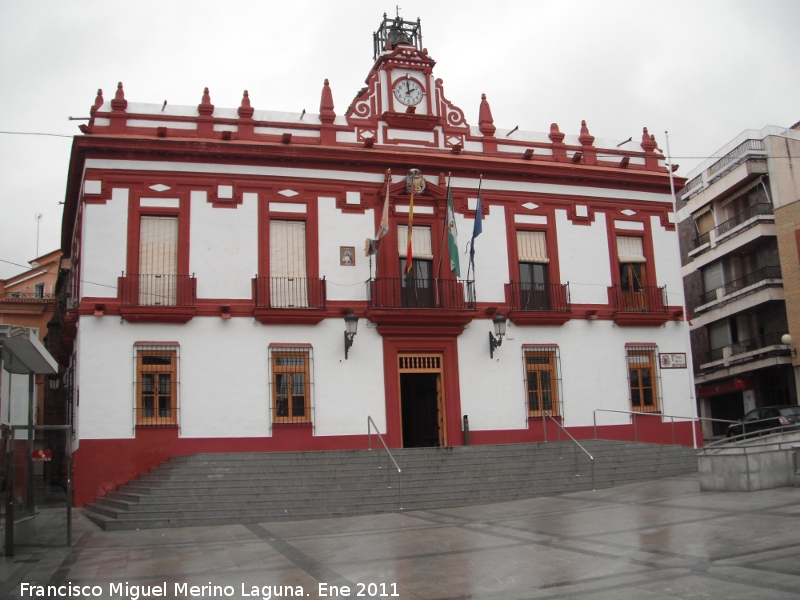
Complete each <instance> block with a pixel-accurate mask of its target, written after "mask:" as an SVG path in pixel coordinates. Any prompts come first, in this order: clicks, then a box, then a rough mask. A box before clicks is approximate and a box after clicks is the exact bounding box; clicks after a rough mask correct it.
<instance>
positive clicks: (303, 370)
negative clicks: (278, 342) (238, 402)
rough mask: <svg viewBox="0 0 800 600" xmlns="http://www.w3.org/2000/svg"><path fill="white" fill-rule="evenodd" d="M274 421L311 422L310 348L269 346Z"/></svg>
mask: <svg viewBox="0 0 800 600" xmlns="http://www.w3.org/2000/svg"><path fill="white" fill-rule="evenodd" d="M270 363H271V369H272V422H273V423H295V424H304V423H311V422H312V418H311V413H312V412H313V409H312V404H311V385H312V381H311V349H310V348H307V347H298V348H289V347H280V348H277V347H276V348H270Z"/></svg>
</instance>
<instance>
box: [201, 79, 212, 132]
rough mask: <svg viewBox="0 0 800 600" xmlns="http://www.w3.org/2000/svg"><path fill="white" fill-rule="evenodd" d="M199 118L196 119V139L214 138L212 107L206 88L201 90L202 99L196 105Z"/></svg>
mask: <svg viewBox="0 0 800 600" xmlns="http://www.w3.org/2000/svg"><path fill="white" fill-rule="evenodd" d="M197 112H199V113H200V116H199V117H198V119H197V137H214V119H213V117H212V116H211V115H213V114H214V105H213V104H211V95H210V94H209V93H208V88H205V89H204V90H203V98H202V99H201V100H200V104H198V105H197Z"/></svg>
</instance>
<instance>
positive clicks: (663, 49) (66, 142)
mask: <svg viewBox="0 0 800 600" xmlns="http://www.w3.org/2000/svg"><path fill="white" fill-rule="evenodd" d="M397 1H398V0H395V3H396V2H397ZM395 3H393V4H389V3H379V2H375V1H374V0H372V1H362V2H337V1H332V0H329V1H326V2H322V1H319V2H302V1H298V0H294V1H292V2H268V1H260V2H255V1H253V2H244V1H241V2H237V1H231V0H228V1H225V2H201V1H199V0H192V1H191V2H182V1H177V0H171V1H169V2H164V1H163V0H162V1H158V2H156V1H150V0H138V1H137V2H135V3H121V2H110V1H108V0H102V1H70V2H56V1H52V2H38V1H31V0H29V1H25V2H15V1H13V0H0V131H4V132H7V131H13V132H38V133H51V134H60V135H70V136H71V135H75V134H79V131H78V129H77V123H75V122H69V121H67V117H68V116H74V117H83V116H88V113H89V107H90V106H91V105H92V103H93V101H94V97H95V93H96V91H97V89H98V88H102V89H103V91H104V92H105V98H106V101H109V100H110V99H111V98H112V97H113V92H114V89H115V87H116V83H117V82H118V81H122V82H123V83H124V85H125V94H126V98H127V99H128V100H129V101H135V102H153V103H160V102H163V101H164V100H168V101H169V103H170V104H186V105H196V104H198V103H199V102H200V98H201V95H202V92H203V87H205V86H208V87H209V88H210V91H211V100H212V102H213V103H214V104H215V105H217V106H220V107H237V106H238V105H239V100H240V99H241V95H242V90H244V89H247V90H249V92H250V98H251V100H252V103H253V106H254V107H256V108H259V109H268V110H287V111H301V110H303V109H306V110H308V111H309V112H317V111H318V109H319V98H320V91H321V88H322V82H323V80H324V79H325V78H328V79H330V82H331V87H332V89H333V97H334V102H335V105H336V112H337V114H342V113H343V112H344V111H345V110H346V108H347V106H348V105H349V103H350V101H351V100H352V98H353V96H354V95H355V94H356V92H358V90H359V89H360V88H361V87H362V85H363V82H364V79H365V77H366V76H367V73H368V72H369V69H370V67H371V66H372V32H373V31H374V30H375V29H376V28H377V26H378V25H379V23H380V20H381V18H382V14H383V12H384V11H386V12H388V13H389V14H390V15H393V14H394V12H395V9H394V7H395V5H396V4H395ZM400 7H401V11H400V14H401V16H402V17H404V18H405V19H408V20H411V19H416V18H417V17H420V18H421V19H422V32H423V42H424V46H425V47H427V48H428V51H429V53H430V56H431V57H433V58H434V59H435V60H436V61H437V66H436V69H435V73H436V76H437V77H441V78H442V79H443V80H444V89H445V94H446V95H447V97H448V99H449V100H451V101H452V102H453V103H454V104H456V105H457V106H459V107H461V108H462V109H463V110H464V112H465V113H466V116H467V119H468V121H469V122H470V124H472V125H477V116H478V106H479V103H480V95H481V93H485V94H486V95H487V97H488V100H489V102H490V104H491V107H492V113H493V115H494V120H495V125H496V126H498V127H499V128H511V127H514V126H519V128H520V129H521V130H531V131H548V130H549V126H550V123H553V122H557V123H558V124H559V126H560V128H561V131H562V132H565V133H568V134H577V133H578V130H579V127H580V122H581V119H586V121H587V123H588V125H589V129H590V131H591V133H592V134H593V135H595V136H596V137H599V138H611V139H619V140H625V139H627V138H628V137H631V136H633V138H634V140H637V139H641V131H642V127H644V126H646V127H648V128H649V129H650V132H651V133H654V134H655V136H656V140H657V141H658V142H659V145H660V146H661V148H663V149H664V150H665V151H666V144H665V142H664V131H665V130H669V133H670V147H671V150H672V154H673V156H674V157H675V162H677V163H679V164H680V165H681V169H680V171H679V174H683V175H685V174H686V173H688V171H689V170H690V169H691V168H692V167H694V166H695V165H696V164H697V163H698V162H700V160H701V159H702V158H705V157H708V156H710V155H712V154H713V153H714V152H715V151H716V150H717V149H718V148H720V147H721V146H722V145H724V144H725V143H726V142H728V141H729V140H730V139H731V138H733V137H735V136H736V135H738V134H739V133H740V132H741V131H743V130H744V129H748V128H752V129H760V128H762V127H763V126H765V125H779V126H791V125H792V124H794V123H795V122H797V121H798V120H800V102H798V99H799V98H800V36H798V34H797V27H798V23H800V1H798V0H785V1H777V0H776V1H770V0H760V1H759V2H755V1H750V2H744V1H743V2H736V1H730V0H729V1H705V0H704V1H702V2H699V1H697V0H692V1H686V2H661V3H658V4H656V3H655V2H643V1H631V2H611V1H609V2H601V1H594V2H581V1H577V0H571V1H569V2H566V1H561V0H558V1H553V0H547V1H545V0H539V1H532V0H526V1H523V2H510V1H509V2H504V1H500V0H493V1H491V2H487V1H486V0H481V1H478V2H473V1H471V0H459V1H456V2H445V1H438V0H437V1H436V2H430V1H428V2H421V1H417V0H414V1H408V0H406V1H400ZM70 147H71V139H70V138H65V137H50V136H21V135H8V134H5V133H2V134H0V260H4V261H11V262H15V263H20V264H26V263H27V261H29V260H32V259H33V258H35V256H36V251H37V250H36V221H35V215H36V214H37V213H41V214H42V215H43V216H42V219H41V222H40V227H41V229H40V241H39V254H40V255H41V254H45V253H46V252H49V251H51V250H54V249H56V248H57V247H58V246H59V244H60V227H61V210H62V207H61V206H59V204H58V203H59V202H61V201H63V200H64V191H65V184H66V175H67V167H68V162H69V153H70ZM20 270H21V269H20V268H19V267H15V266H12V265H9V264H6V263H3V262H0V278H7V277H10V276H12V275H14V274H16V273H18V272H20Z"/></svg>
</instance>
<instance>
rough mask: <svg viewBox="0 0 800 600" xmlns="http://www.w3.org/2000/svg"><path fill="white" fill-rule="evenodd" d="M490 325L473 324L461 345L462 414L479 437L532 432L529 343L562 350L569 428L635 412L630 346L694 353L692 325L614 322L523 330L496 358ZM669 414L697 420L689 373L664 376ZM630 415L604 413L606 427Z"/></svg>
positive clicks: (513, 333) (512, 330) (515, 330)
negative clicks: (501, 431)
mask: <svg viewBox="0 0 800 600" xmlns="http://www.w3.org/2000/svg"><path fill="white" fill-rule="evenodd" d="M488 331H491V322H490V321H488V320H482V321H473V322H472V323H471V324H470V325H469V327H468V328H467V330H466V331H465V332H464V333H463V334H462V335H461V336H460V337H459V338H458V354H459V361H460V364H459V373H460V387H461V407H462V411H463V413H464V414H467V415H469V422H470V428H471V429H473V430H475V431H477V430H492V429H524V428H525V427H526V426H527V423H526V418H527V416H526V415H527V413H526V410H527V409H526V404H525V403H526V397H525V383H524V378H525V375H524V366H523V362H522V353H523V349H522V346H523V344H547V345H555V346H558V347H559V353H560V357H561V380H562V397H561V400H562V406H563V411H564V413H563V416H564V425H565V426H568V427H575V426H590V425H592V423H593V419H592V415H593V410H594V409H595V408H605V409H613V410H623V411H629V410H630V398H629V391H628V376H627V364H626V351H625V344H626V343H649V344H653V343H655V344H656V345H657V346H658V351H659V352H688V350H687V348H686V343H687V337H686V323H685V322H669V323H667V324H666V325H664V326H661V327H619V326H617V325H616V324H614V323H613V322H612V321H585V320H574V321H569V322H567V323H566V324H564V325H562V326H560V327H555V326H553V327H544V326H537V327H531V326H526V327H515V326H514V325H513V324H512V323H509V325H508V329H507V333H508V335H507V337H506V339H504V340H503V344H502V346H501V347H500V348H498V349H497V350H496V351H495V356H494V360H491V359H490V358H489V342H488V339H487V338H488V335H487V332H488ZM659 371H660V374H661V396H662V404H661V409H662V412H664V413H665V414H670V415H676V416H685V417H691V416H692V415H694V401H693V399H692V395H691V393H692V389H691V388H692V383H691V377H690V372H689V370H688V369H664V370H661V369H659ZM628 422H630V417H629V416H627V415H620V414H613V413H604V414H599V416H598V424H612V423H628Z"/></svg>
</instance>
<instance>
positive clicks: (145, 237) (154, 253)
mask: <svg viewBox="0 0 800 600" xmlns="http://www.w3.org/2000/svg"><path fill="white" fill-rule="evenodd" d="M138 289H139V305H141V306H175V305H176V304H178V217H145V216H143V217H141V221H140V225H139V281H138Z"/></svg>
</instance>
